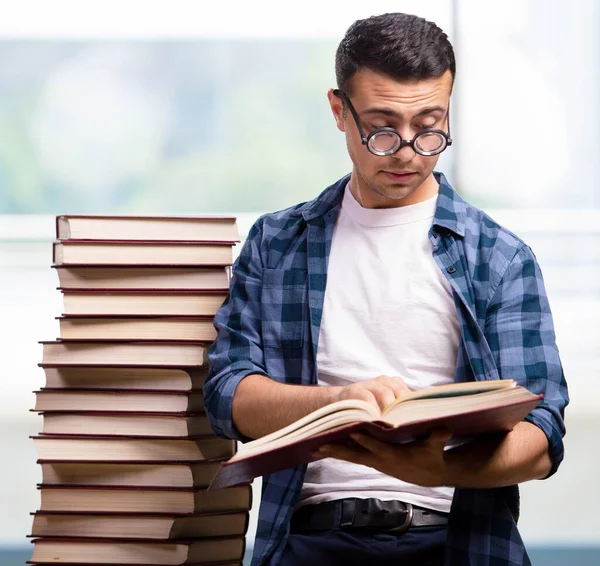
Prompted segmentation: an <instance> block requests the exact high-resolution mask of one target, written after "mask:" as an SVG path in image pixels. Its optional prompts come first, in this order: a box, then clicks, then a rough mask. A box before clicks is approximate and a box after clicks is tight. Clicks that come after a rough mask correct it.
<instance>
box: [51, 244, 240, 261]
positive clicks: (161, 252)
mask: <svg viewBox="0 0 600 566" xmlns="http://www.w3.org/2000/svg"><path fill="white" fill-rule="evenodd" d="M53 263H54V265H65V266H70V265H90V266H91V265H124V266H132V265H144V266H151V265H168V266H176V265H207V266H208V265H212V266H221V265H222V266H226V265H231V264H232V263H233V246H232V245H228V244H212V243H203V244H199V243H191V242H185V243H183V242H182V243H176V244H175V243H149V242H136V243H131V242H102V243H100V242H97V241H96V242H83V241H76V240H65V241H62V242H55V243H54V246H53Z"/></svg>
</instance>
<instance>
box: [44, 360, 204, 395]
mask: <svg viewBox="0 0 600 566" xmlns="http://www.w3.org/2000/svg"><path fill="white" fill-rule="evenodd" d="M42 367H43V370H44V374H45V377H46V384H45V386H46V387H47V388H49V389H70V388H75V389H144V390H145V389H148V390H157V391H161V390H162V391H192V390H200V389H202V385H203V384H204V380H205V379H206V376H207V374H208V366H203V367H200V368H196V369H187V370H184V369H179V368H153V367H145V368H144V367H94V366H74V367H69V366H64V367H53V366H42Z"/></svg>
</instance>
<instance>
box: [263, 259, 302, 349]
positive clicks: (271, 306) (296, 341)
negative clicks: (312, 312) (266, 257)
mask: <svg viewBox="0 0 600 566" xmlns="http://www.w3.org/2000/svg"><path fill="white" fill-rule="evenodd" d="M307 279H308V278H307V272H306V271H305V270H303V269H263V281H262V283H263V285H262V292H261V326H262V339H263V346H264V347H265V348H301V347H302V346H303V344H304V328H305V326H306V321H307V317H308V312H307V308H308V307H307V304H308V303H307V301H308V286H307Z"/></svg>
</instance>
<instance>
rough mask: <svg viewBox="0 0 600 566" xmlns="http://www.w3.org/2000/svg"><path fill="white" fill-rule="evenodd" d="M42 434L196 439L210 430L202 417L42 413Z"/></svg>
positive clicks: (206, 434)
mask: <svg viewBox="0 0 600 566" xmlns="http://www.w3.org/2000/svg"><path fill="white" fill-rule="evenodd" d="M42 434H55V435H58V434H66V435H70V436H72V435H81V436H88V435H89V436H137V437H145V436H149V437H154V438H156V437H160V436H166V437H170V438H196V437H202V436H210V435H211V434H213V431H212V429H211V427H210V422H209V420H208V417H207V416H206V415H191V416H190V415H180V414H147V413H146V414H144V413H139V414H136V413H129V414H124V413H110V412H104V413H102V412H85V413H84V412H70V413H65V412H56V413H48V412H46V413H44V419H43V427H42Z"/></svg>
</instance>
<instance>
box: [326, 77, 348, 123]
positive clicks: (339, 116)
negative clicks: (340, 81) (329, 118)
mask: <svg viewBox="0 0 600 566" xmlns="http://www.w3.org/2000/svg"><path fill="white" fill-rule="evenodd" d="M327 98H328V100H329V106H331V112H332V113H333V117H334V118H335V125H336V126H337V129H338V130H339V131H340V132H345V131H346V124H345V122H344V103H343V102H342V99H341V98H340V97H339V96H336V95H335V94H333V89H332V88H330V89H329V91H328V92H327Z"/></svg>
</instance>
